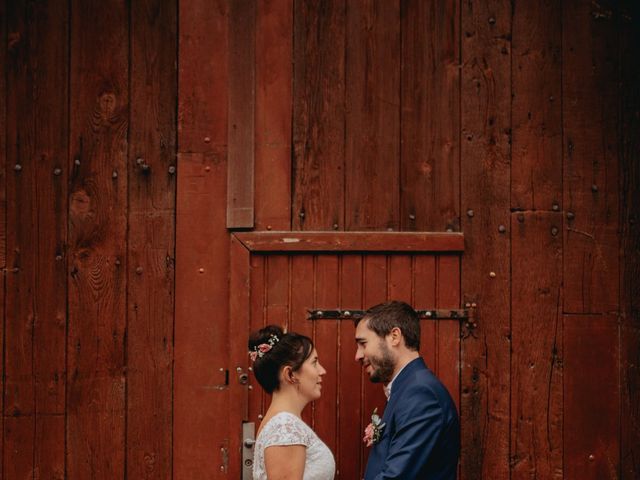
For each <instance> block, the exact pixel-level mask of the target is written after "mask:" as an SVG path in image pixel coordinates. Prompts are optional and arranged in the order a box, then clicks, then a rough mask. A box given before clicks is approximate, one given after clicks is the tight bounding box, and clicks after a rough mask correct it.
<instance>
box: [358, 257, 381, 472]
mask: <svg viewBox="0 0 640 480" xmlns="http://www.w3.org/2000/svg"><path fill="white" fill-rule="evenodd" d="M363 264H364V265H363V287H362V290H363V292H362V295H363V304H364V305H363V308H364V310H367V309H368V308H370V307H373V306H374V305H377V304H379V303H382V302H385V301H386V300H387V298H388V283H387V280H388V270H387V257H386V255H375V254H370V255H366V256H365V257H364V260H363ZM361 374H362V376H363V380H362V420H361V424H362V426H363V427H364V426H366V425H368V424H369V422H371V414H372V413H373V410H374V409H375V408H377V409H378V413H379V414H380V415H382V413H383V412H384V407H385V405H386V404H387V398H386V397H385V395H384V391H383V389H382V384H380V383H371V381H370V380H369V375H368V374H367V373H366V372H364V371H361ZM360 432H361V433H364V432H363V431H362V430H361V431H360ZM361 445H362V449H363V455H362V462H363V463H362V465H361V467H360V468H361V469H362V471H361V472H360V476H359V477H358V478H362V476H363V474H364V467H365V466H366V463H367V458H368V455H369V451H370V447H366V446H365V445H364V443H363V444H361Z"/></svg>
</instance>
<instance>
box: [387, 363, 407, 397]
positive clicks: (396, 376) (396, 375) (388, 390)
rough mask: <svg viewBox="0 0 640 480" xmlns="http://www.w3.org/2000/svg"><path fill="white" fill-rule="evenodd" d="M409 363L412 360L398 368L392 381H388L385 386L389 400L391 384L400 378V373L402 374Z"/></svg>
mask: <svg viewBox="0 0 640 480" xmlns="http://www.w3.org/2000/svg"><path fill="white" fill-rule="evenodd" d="M409 363H411V362H407V363H406V364H405V365H404V366H403V367H402V368H401V369H400V370H398V373H396V374H395V375H394V376H393V378H392V379H391V381H390V382H389V383H387V384H386V385H385V386H384V387H383V390H384V395H385V396H386V397H387V400H389V398H391V385H392V384H393V381H394V380H395V379H396V378H398V375H400V372H401V371H402V370H404V369H405V368H406V366H407V365H409Z"/></svg>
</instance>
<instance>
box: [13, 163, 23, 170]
mask: <svg viewBox="0 0 640 480" xmlns="http://www.w3.org/2000/svg"><path fill="white" fill-rule="evenodd" d="M13 169H14V170H15V171H16V172H19V171H20V170H22V165H20V164H19V163H16V166H15V167H13Z"/></svg>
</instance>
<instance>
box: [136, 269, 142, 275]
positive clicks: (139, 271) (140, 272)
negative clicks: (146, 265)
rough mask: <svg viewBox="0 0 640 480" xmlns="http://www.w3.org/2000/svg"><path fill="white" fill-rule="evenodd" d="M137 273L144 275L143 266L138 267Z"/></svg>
mask: <svg viewBox="0 0 640 480" xmlns="http://www.w3.org/2000/svg"><path fill="white" fill-rule="evenodd" d="M136 273H137V274H138V275H142V267H138V268H136Z"/></svg>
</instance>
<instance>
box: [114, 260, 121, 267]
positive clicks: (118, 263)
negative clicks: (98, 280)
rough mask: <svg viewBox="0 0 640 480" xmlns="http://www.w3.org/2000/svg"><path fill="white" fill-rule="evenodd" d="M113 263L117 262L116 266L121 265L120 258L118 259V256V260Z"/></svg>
mask: <svg viewBox="0 0 640 480" xmlns="http://www.w3.org/2000/svg"><path fill="white" fill-rule="evenodd" d="M113 263H115V264H116V267H119V266H120V260H119V259H117V258H116V261H115V262H113Z"/></svg>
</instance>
